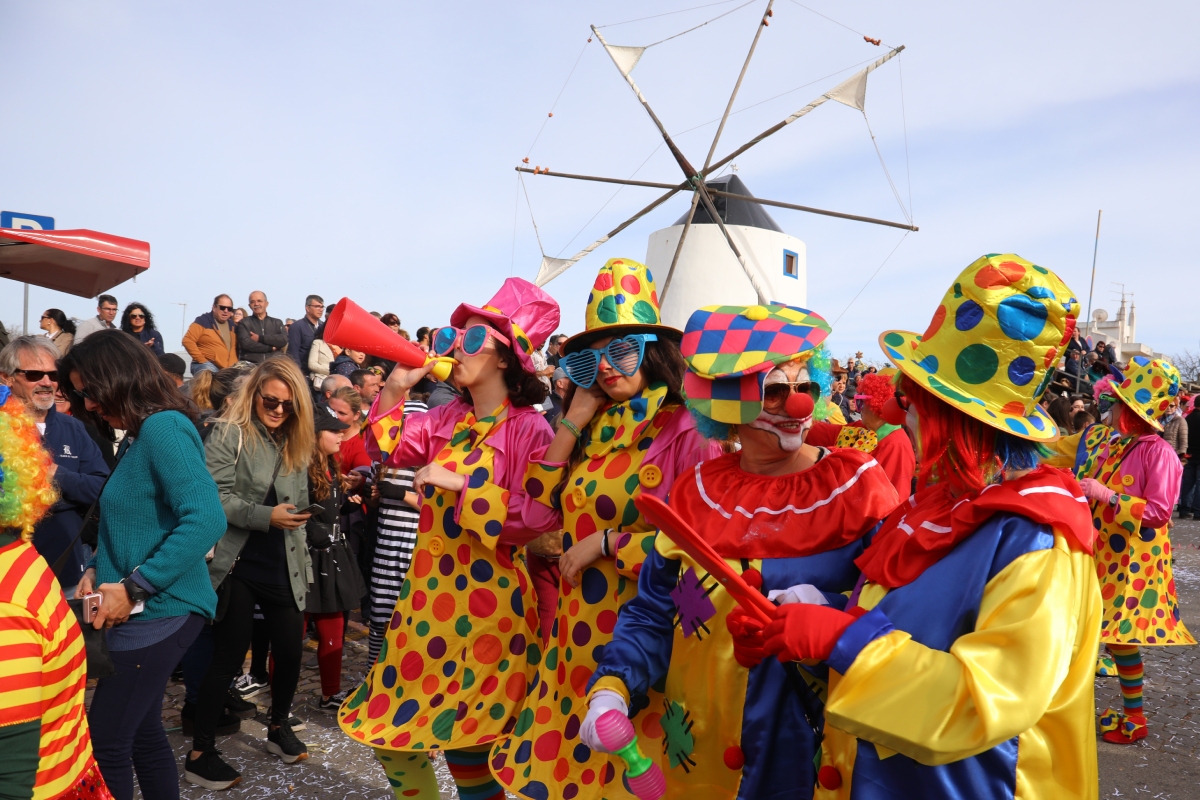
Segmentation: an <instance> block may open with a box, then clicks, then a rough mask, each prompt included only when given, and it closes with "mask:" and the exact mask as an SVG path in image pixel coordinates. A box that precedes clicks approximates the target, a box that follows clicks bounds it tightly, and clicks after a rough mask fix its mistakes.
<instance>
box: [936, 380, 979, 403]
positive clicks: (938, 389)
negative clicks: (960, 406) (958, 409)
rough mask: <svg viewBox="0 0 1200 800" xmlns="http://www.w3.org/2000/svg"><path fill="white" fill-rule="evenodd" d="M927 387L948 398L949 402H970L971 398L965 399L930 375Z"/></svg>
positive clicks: (963, 395) (962, 395)
mask: <svg viewBox="0 0 1200 800" xmlns="http://www.w3.org/2000/svg"><path fill="white" fill-rule="evenodd" d="M929 386H930V388H932V389H933V390H934V391H936V392H938V393H939V394H942V395H945V396H946V397H949V398H950V399H951V400H957V401H958V402H960V403H969V402H971V398H969V397H967V396H966V395H965V394H961V393H959V392H956V391H954V390H953V389H951V388H950V387H949V386H947V385H946V384H944V383H942V382H941V381H939V380H938V379H937V378H935V377H933V376H932V375H931V376H930V377H929Z"/></svg>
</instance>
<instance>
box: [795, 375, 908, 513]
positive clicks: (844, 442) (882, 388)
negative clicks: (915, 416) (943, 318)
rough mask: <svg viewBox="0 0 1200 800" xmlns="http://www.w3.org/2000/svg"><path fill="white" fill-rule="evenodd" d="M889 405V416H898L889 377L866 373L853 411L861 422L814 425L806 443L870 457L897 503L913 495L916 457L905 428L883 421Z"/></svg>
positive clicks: (820, 423) (855, 396)
mask: <svg viewBox="0 0 1200 800" xmlns="http://www.w3.org/2000/svg"><path fill="white" fill-rule="evenodd" d="M889 402H890V403H891V409H892V414H895V413H897V412H898V411H899V406H898V405H897V400H896V387H895V385H894V384H893V383H892V379H891V377H885V376H883V375H877V374H875V373H873V372H868V373H866V374H865V375H863V376H862V377H861V378H859V379H858V385H857V387H855V394H854V410H855V411H856V412H857V413H858V414H859V415H860V416H861V417H862V419H860V420H859V421H857V422H851V423H849V424H846V425H838V424H835V423H833V422H818V423H815V424H814V425H813V429H812V432H811V433H809V435H808V441H809V442H810V443H811V444H815V445H818V446H824V447H853V448H855V449H856V450H861V451H863V452H864V453H870V454H871V455H872V456H873V457H874V459H875V460H876V461H878V462H879V466H881V467H883V471H884V472H886V473H887V476H888V480H890V481H891V482H892V486H893V487H895V489H896V495H897V497H898V498H899V500H904V499H906V498H907V497H908V496H909V495H911V494H912V492H913V485H912V480H913V473H914V472H915V471H916V468H917V457H916V453H915V452H914V450H913V445H912V440H910V439H909V438H908V434H907V433H905V432H904V427H903V426H902V425H898V424H893V423H889V422H888V421H887V420H885V419H884V414H885V413H888V408H889ZM889 416H891V414H889ZM894 418H896V419H897V420H898V419H899V418H898V417H894Z"/></svg>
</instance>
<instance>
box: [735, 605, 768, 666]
mask: <svg viewBox="0 0 1200 800" xmlns="http://www.w3.org/2000/svg"><path fill="white" fill-rule="evenodd" d="M725 627H726V628H728V629H729V632H730V633H731V634H733V657H734V659H736V660H737V662H738V663H739V664H741V665H742V666H743V667H745V668H746V669H753V668H754V667H757V666H758V665H759V663H760V662H761V661H762V660H763V659H764V658H766V657H767V655H768V653H767V651H766V650H764V649H763V624H762V622H761V621H760V620H759V619H758V617H755V616H753V615H751V614H749V613H747V612H746V610H745V609H743V608H742V607H741V606H737V607H736V608H734V609H733V611H730V612H729V615H728V616H726V617H725Z"/></svg>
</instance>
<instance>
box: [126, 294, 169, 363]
mask: <svg viewBox="0 0 1200 800" xmlns="http://www.w3.org/2000/svg"><path fill="white" fill-rule="evenodd" d="M121 330H123V331H125V332H126V333H128V334H129V335H130V336H133V337H134V338H136V339H137V340H138V341H139V342H141V343H142V344H144V345H146V346H147V347H149V348H150V350H151V351H152V352H153V353H154V355H156V356H161V355H164V354H165V352H166V351H165V350H164V349H163V338H162V334H161V333H159V332H158V331H157V330H156V329H155V327H154V315H153V314H151V313H150V309H148V308H146V307H145V306H144V305H142V304H141V303H130V304H129V305H127V306H125V313H124V314H122V315H121Z"/></svg>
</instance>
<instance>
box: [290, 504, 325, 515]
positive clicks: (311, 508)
mask: <svg viewBox="0 0 1200 800" xmlns="http://www.w3.org/2000/svg"><path fill="white" fill-rule="evenodd" d="M324 508H325V506H323V505H321V504H320V503H313V504H312V505H311V506H308V507H307V508H294V509H292V510H291V511H289V512H288V513H289V514H316V513H317V512H318V511H321V510H322V509H324Z"/></svg>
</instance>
